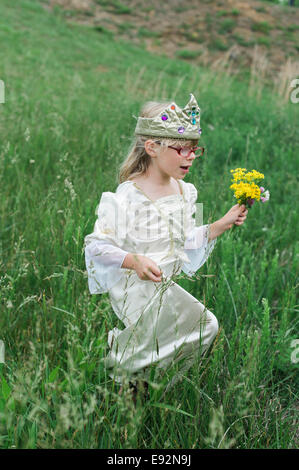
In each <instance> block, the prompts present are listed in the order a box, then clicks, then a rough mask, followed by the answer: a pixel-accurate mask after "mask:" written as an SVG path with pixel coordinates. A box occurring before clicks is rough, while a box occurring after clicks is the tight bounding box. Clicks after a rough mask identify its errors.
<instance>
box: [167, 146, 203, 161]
mask: <svg viewBox="0 0 299 470" xmlns="http://www.w3.org/2000/svg"><path fill="white" fill-rule="evenodd" d="M168 148H169V149H173V150H176V151H177V153H178V154H179V155H180V157H183V155H181V151H182V150H183V149H184V150H185V149H186V148H187V147H179V148H177V147H172V146H171V145H168ZM199 149H201V154H200V155H196V154H195V156H196V157H202V156H203V154H204V151H205V148H204V147H193V148H192V149H188V150H189V153H188V155H187V156H184V157H183V158H189V157H190V155H191V153H195V152H196V150H199Z"/></svg>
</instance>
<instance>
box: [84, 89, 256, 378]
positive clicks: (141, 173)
mask: <svg viewBox="0 0 299 470" xmlns="http://www.w3.org/2000/svg"><path fill="white" fill-rule="evenodd" d="M199 119H200V108H199V107H198V104H197V102H196V100H195V98H194V96H193V95H192V94H191V95H190V100H189V102H188V104H187V105H186V107H185V108H184V109H181V108H180V107H179V106H178V105H177V104H176V103H174V102H170V103H156V102H149V103H147V104H146V105H145V106H144V108H143V110H142V113H141V115H140V117H139V118H138V121H137V126H136V129H135V141H134V144H133V146H132V148H131V151H130V153H129V155H128V157H127V159H126V160H125V161H124V163H123V165H122V167H121V169H120V173H119V181H120V184H119V186H118V187H117V189H116V192H115V193H113V192H104V193H103V194H102V196H101V200H100V203H99V205H98V207H97V215H98V219H97V221H96V223H95V226H94V231H93V233H91V234H90V235H87V236H86V237H85V260H86V268H87V273H88V285H89V290H90V293H91V294H100V293H104V292H108V293H109V298H110V301H111V305H112V307H113V310H114V312H115V314H116V315H117V316H118V318H119V319H120V320H121V321H122V322H123V324H124V329H122V330H120V329H117V328H114V329H113V330H111V331H110V332H109V335H108V344H109V347H110V352H109V354H108V356H107V357H106V359H105V361H106V367H107V368H108V370H109V375H110V377H111V378H113V379H114V380H115V381H116V382H118V383H122V382H123V376H124V374H128V375H129V377H130V379H131V381H133V380H134V378H139V379H140V378H141V379H142V380H145V381H146V382H145V383H147V381H148V380H149V379H150V378H152V377H153V376H152V375H151V376H150V373H152V371H153V368H151V367H150V366H151V365H152V364H155V368H154V371H155V373H156V372H157V371H158V375H159V374H160V373H162V374H163V373H165V371H166V369H167V368H168V367H169V366H170V365H171V364H174V363H177V362H178V361H180V360H181V359H182V358H185V361H186V359H188V360H187V361H186V364H189V365H188V366H187V367H189V366H190V364H192V361H193V360H194V358H195V355H196V354H201V353H203V352H205V351H206V350H207V349H208V348H209V346H210V345H211V343H212V342H213V340H214V338H215V336H216V334H217V332H218V321H217V319H216V317H215V315H214V314H213V313H212V312H210V311H209V310H207V309H206V308H205V306H204V305H203V304H202V303H201V302H199V301H198V300H197V299H196V298H195V297H193V296H192V295H191V294H189V293H188V292H187V291H186V290H184V289H183V288H182V287H180V286H179V285H178V284H177V283H175V282H174V281H173V280H172V278H173V276H174V275H178V274H180V273H181V271H183V272H184V273H186V274H187V275H189V276H192V274H194V273H195V272H196V271H197V270H198V269H199V268H200V267H201V266H202V265H203V264H204V263H205V262H206V260H207V258H208V257H209V255H210V253H211V251H212V250H213V249H214V246H215V244H216V239H217V237H218V236H219V235H220V234H222V233H223V232H224V231H225V230H227V229H229V228H231V227H232V226H233V224H236V225H242V224H243V223H244V221H245V219H246V214H247V212H248V211H247V210H246V208H245V206H239V205H238V204H236V205H235V206H233V207H232V208H231V209H230V210H229V211H228V212H227V214H225V216H224V217H222V218H221V219H219V220H217V221H216V222H214V223H212V224H208V225H201V226H196V225H195V219H194V217H193V215H194V214H195V211H196V208H197V206H196V200H197V190H196V188H195V186H194V185H193V184H192V183H186V182H184V181H183V178H184V176H185V175H186V174H187V173H188V168H186V167H190V166H191V165H192V164H193V161H194V159H195V158H196V157H197V156H198V154H202V153H203V149H202V148H200V147H196V146H197V144H198V139H199V137H200V134H201V128H200V124H199ZM183 167H185V169H184V168H183ZM173 383H174V382H173Z"/></svg>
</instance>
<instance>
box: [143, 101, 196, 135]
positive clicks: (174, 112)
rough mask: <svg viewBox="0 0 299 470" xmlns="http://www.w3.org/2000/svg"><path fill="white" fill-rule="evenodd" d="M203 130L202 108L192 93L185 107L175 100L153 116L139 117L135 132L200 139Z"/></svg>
mask: <svg viewBox="0 0 299 470" xmlns="http://www.w3.org/2000/svg"><path fill="white" fill-rule="evenodd" d="M201 131H202V130H201V128H200V108H199V106H198V104H197V101H196V99H195V98H194V96H193V95H192V93H190V99H189V102H188V103H187V105H186V106H185V107H184V108H183V109H181V108H180V107H179V106H178V105H177V104H176V103H174V102H173V103H171V104H170V105H169V106H167V107H166V108H165V109H164V110H163V111H162V112H160V113H159V114H158V115H157V116H155V117H153V118H145V117H139V118H138V120H137V125H136V129H135V134H136V135H144V136H153V137H169V138H172V139H185V140H198V139H199V138H200V135H201Z"/></svg>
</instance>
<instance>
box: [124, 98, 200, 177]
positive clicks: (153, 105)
mask: <svg viewBox="0 0 299 470" xmlns="http://www.w3.org/2000/svg"><path fill="white" fill-rule="evenodd" d="M171 103H172V101H171V102H166V103H162V102H156V101H148V102H147V103H145V104H144V106H143V108H142V110H141V112H140V116H141V117H147V118H152V117H154V116H156V115H157V114H159V113H160V112H161V111H163V110H164V109H165V108H166V107H167V106H169V105H170V104H171ZM147 140H151V141H153V142H155V143H159V144H161V147H162V149H165V148H167V147H168V145H173V146H175V145H178V146H182V144H183V145H184V146H185V147H193V146H194V144H195V143H196V142H197V140H185V139H170V138H166V137H152V136H146V135H138V136H135V137H134V139H133V142H132V144H131V147H130V149H129V152H128V155H127V157H126V159H125V161H124V162H123V163H122V165H121V167H120V169H119V173H118V181H119V183H123V182H124V181H126V180H128V179H131V178H133V177H135V176H138V175H142V174H143V173H146V170H147V168H148V167H149V165H150V163H151V157H150V156H149V155H148V154H147V153H146V151H145V148H144V144H145V142H146V141H147Z"/></svg>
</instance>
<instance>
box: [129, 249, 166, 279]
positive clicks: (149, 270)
mask: <svg viewBox="0 0 299 470" xmlns="http://www.w3.org/2000/svg"><path fill="white" fill-rule="evenodd" d="M127 257H128V260H127V259H126V260H125V263H124V264H123V267H129V269H134V270H135V271H136V273H137V276H138V277H139V278H140V279H142V280H143V281H153V282H161V275H162V273H161V270H160V269H159V268H158V266H157V264H156V263H155V262H154V261H153V260H151V259H150V258H148V257H147V256H143V255H136V254H131V253H130V254H129V255H127Z"/></svg>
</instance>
